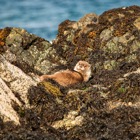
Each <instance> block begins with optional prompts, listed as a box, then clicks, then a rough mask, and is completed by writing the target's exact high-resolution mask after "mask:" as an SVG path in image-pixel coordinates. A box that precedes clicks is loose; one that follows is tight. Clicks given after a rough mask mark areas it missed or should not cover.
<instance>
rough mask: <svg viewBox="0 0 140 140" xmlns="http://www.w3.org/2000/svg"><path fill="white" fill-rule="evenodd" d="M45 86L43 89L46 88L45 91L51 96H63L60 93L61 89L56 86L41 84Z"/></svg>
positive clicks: (47, 83)
mask: <svg viewBox="0 0 140 140" xmlns="http://www.w3.org/2000/svg"><path fill="white" fill-rule="evenodd" d="M41 84H42V85H43V87H44V88H45V90H46V91H47V92H49V93H51V94H53V95H54V96H56V97H58V96H63V93H62V92H61V91H60V88H59V87H57V86H56V85H53V84H52V83H51V82H47V81H45V82H42V83H41Z"/></svg>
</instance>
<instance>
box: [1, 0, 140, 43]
mask: <svg viewBox="0 0 140 140" xmlns="http://www.w3.org/2000/svg"><path fill="white" fill-rule="evenodd" d="M131 5H138V6H140V0H0V28H4V27H20V28H24V29H26V30H27V31H28V32H30V33H33V34H36V35H38V36H40V37H42V38H45V39H46V40H49V41H51V40H53V39H55V38H56V35H57V31H58V25H59V24H60V23H61V22H63V21H64V20H67V19H69V20H72V21H77V20H79V19H80V18H81V17H83V16H84V15H85V14H88V13H96V14H98V15H100V14H102V13H103V12H104V11H106V10H109V9H113V8H119V7H126V6H131Z"/></svg>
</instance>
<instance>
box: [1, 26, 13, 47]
mask: <svg viewBox="0 0 140 140" xmlns="http://www.w3.org/2000/svg"><path fill="white" fill-rule="evenodd" d="M10 31H11V28H9V27H6V28H4V29H1V30H0V46H4V45H5V40H6V37H7V36H8V35H9V33H10Z"/></svg>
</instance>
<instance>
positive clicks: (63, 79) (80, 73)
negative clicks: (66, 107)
mask: <svg viewBox="0 0 140 140" xmlns="http://www.w3.org/2000/svg"><path fill="white" fill-rule="evenodd" d="M90 76H91V65H90V64H89V63H88V62H86V61H79V62H78V63H77V64H76V66H75V67H74V71H71V70H69V69H67V70H62V71H58V72H56V73H54V74H52V75H42V76H40V81H44V80H46V79H52V80H54V81H56V82H57V83H58V84H60V85H62V86H64V87H67V86H70V85H74V84H77V83H80V82H83V81H84V82H87V81H88V80H89V78H90Z"/></svg>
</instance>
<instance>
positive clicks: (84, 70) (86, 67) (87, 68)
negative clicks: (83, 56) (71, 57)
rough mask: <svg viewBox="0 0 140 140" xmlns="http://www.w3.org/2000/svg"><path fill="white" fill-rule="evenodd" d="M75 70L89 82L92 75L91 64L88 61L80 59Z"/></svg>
mask: <svg viewBox="0 0 140 140" xmlns="http://www.w3.org/2000/svg"><path fill="white" fill-rule="evenodd" d="M74 70H75V71H77V72H80V73H81V74H82V75H83V78H84V81H85V82H87V81H88V80H89V78H90V76H91V65H90V64H89V63H88V62H86V61H79V62H78V63H77V64H76V66H75V67H74Z"/></svg>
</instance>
